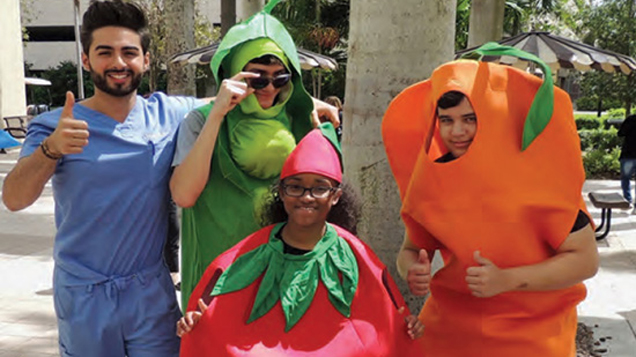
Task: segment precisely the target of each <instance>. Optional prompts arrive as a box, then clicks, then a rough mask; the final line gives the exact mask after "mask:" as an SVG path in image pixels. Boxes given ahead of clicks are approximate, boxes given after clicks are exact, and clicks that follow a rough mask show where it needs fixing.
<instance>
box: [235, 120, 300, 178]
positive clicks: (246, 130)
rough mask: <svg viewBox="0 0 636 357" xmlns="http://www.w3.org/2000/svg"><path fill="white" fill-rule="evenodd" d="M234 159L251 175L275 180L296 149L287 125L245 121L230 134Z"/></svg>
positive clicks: (262, 121) (239, 123)
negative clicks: (288, 157) (286, 160)
mask: <svg viewBox="0 0 636 357" xmlns="http://www.w3.org/2000/svg"><path fill="white" fill-rule="evenodd" d="M230 146H231V148H232V158H233V159H234V161H236V164H237V165H238V166H239V167H240V168H241V170H243V171H244V172H245V173H247V174H248V175H250V176H253V177H257V178H261V179H274V178H276V177H277V176H278V175H280V171H281V170H282V168H283V164H284V163H285V159H286V158H287V156H289V154H290V153H291V152H292V150H294V148H295V147H296V140H295V139H294V136H293V135H292V134H291V132H290V131H289V129H288V128H287V126H285V125H284V124H283V123H281V122H280V121H277V120H262V119H243V120H241V121H239V122H238V123H237V124H236V126H234V128H233V129H231V134H230Z"/></svg>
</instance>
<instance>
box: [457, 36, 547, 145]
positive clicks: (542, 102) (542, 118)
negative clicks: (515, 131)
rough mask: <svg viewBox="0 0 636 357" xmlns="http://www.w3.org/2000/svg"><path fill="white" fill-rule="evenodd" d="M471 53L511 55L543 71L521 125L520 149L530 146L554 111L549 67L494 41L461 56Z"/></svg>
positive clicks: (536, 58)
mask: <svg viewBox="0 0 636 357" xmlns="http://www.w3.org/2000/svg"><path fill="white" fill-rule="evenodd" d="M473 53H477V54H479V55H481V56H482V57H483V56H512V57H517V58H521V59H523V60H526V61H531V62H534V63H536V64H537V65H538V66H539V67H540V68H541V70H542V71H543V83H542V84H541V86H540V87H539V90H537V94H536V95H535V96H534V100H533V101H532V105H531V106H530V110H529V111H528V115H527V116H526V122H525V123H524V126H523V137H522V141H521V151H523V150H525V149H526V148H527V147H528V146H530V144H531V143H532V142H533V141H534V139H536V138H537V136H539V134H541V132H543V129H545V127H546V126H547V125H548V123H549V122H550V118H552V112H553V111H554V84H553V80H552V71H551V70H550V67H548V65H546V64H545V62H543V61H542V60H541V59H540V58H539V57H537V56H535V55H533V54H531V53H528V52H525V51H522V50H520V49H518V48H514V47H510V46H502V45H500V44H498V43H496V42H488V43H486V44H484V45H483V46H481V47H479V48H477V49H475V50H474V51H473V52H469V53H468V54H466V55H464V56H463V57H465V58H468V57H470V56H471V55H472V54H473ZM480 58H481V57H480Z"/></svg>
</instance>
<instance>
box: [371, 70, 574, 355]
mask: <svg viewBox="0 0 636 357" xmlns="http://www.w3.org/2000/svg"><path fill="white" fill-rule="evenodd" d="M540 84H541V80H540V79H538V78H536V77H534V76H532V75H529V74H527V73H525V72H522V71H519V70H517V69H515V68H512V67H508V66H501V65H497V64H492V63H484V62H474V61H458V62H451V63H449V64H446V65H443V66H441V67H439V68H438V69H436V70H435V72H434V73H433V75H432V77H431V79H429V80H427V81H424V82H421V83H418V84H415V85H413V86H411V87H409V88H407V89H405V90H404V91H403V92H402V93H400V94H399V95H398V96H397V97H396V98H395V99H394V100H393V102H392V103H391V105H390V106H389V108H388V109H387V112H386V114H385V117H384V121H383V128H382V132H383V139H384V143H385V147H386V151H387V155H388V158H389V162H390V165H391V169H392V170H393V174H394V176H395V179H396V181H397V184H398V187H399V190H400V195H401V198H402V202H403V204H402V211H401V214H402V218H403V220H404V223H405V225H406V229H407V233H408V235H409V237H410V238H411V240H412V241H413V243H415V244H416V245H418V246H420V247H422V248H425V249H429V250H431V249H439V250H440V251H441V253H442V256H443V258H444V263H445V264H444V267H443V268H442V269H441V270H439V271H438V272H437V273H436V274H435V275H434V277H433V280H432V282H431V296H430V298H429V299H428V300H427V302H426V304H425V305H424V308H423V309H422V312H421V314H420V320H421V321H422V322H423V323H424V325H425V332H424V348H425V351H426V356H433V357H438V356H443V357H454V356H457V357H460V356H461V357H465V356H488V357H509V356H515V357H523V356H528V357H530V356H542V357H567V356H574V354H575V347H574V339H575V334H576V305H577V303H578V302H580V301H581V300H582V299H584V297H585V294H586V291H585V287H584V286H583V284H578V285H576V286H573V287H571V288H568V289H563V290H555V291H547V292H509V293H504V294H500V295H498V296H495V297H492V298H476V297H473V296H472V295H471V293H470V291H469V289H468V287H467V284H466V282H465V280H464V279H465V277H466V269H467V268H468V267H470V266H475V265H476V263H475V262H474V260H473V252H474V251H476V250H479V251H481V255H482V256H483V257H486V258H488V259H490V260H492V261H493V262H494V263H495V264H496V265H498V266H499V267H501V268H507V267H514V266H521V265H529V264H535V263H538V262H541V261H543V260H545V259H547V258H549V257H551V256H553V255H554V251H555V249H556V248H558V247H559V246H560V244H561V243H562V242H563V241H564V240H565V239H566V238H567V236H568V235H569V233H570V230H571V229H572V226H573V224H574V221H575V219H576V216H577V213H578V210H579V209H583V210H585V206H584V204H583V200H582V198H581V189H582V186H583V182H584V180H585V174H584V171H583V166H582V162H581V151H580V143H579V138H578V135H577V132H576V126H575V124H574V118H573V112H572V106H571V103H570V98H569V97H568V95H567V94H566V93H565V92H563V91H562V90H560V89H558V88H555V107H554V114H553V117H552V119H551V121H550V123H549V124H548V125H547V127H546V129H545V131H544V132H543V133H541V134H540V135H539V136H538V137H537V139H536V140H535V141H534V142H533V143H532V144H531V145H530V146H529V147H528V148H527V149H526V150H525V151H523V152H521V150H520V148H521V138H522V131H523V125H524V121H525V118H526V114H527V112H528V109H529V108H530V105H531V103H532V99H533V98H534V94H535V92H536V91H537V89H538V87H539V85H540ZM451 90H457V91H460V92H462V93H464V94H465V95H466V96H467V97H468V99H469V100H470V102H471V104H472V106H473V108H474V110H475V114H476V116H477V134H476V136H475V138H474V141H473V143H472V144H471V146H470V148H469V149H468V151H467V152H466V153H465V154H464V155H463V156H461V157H460V158H458V159H456V160H454V161H452V162H448V163H435V162H434V160H435V159H436V158H438V157H439V156H441V154H443V153H444V152H445V151H446V149H445V147H444V145H443V144H442V142H441V140H440V139H439V137H438V134H437V132H436V127H435V126H436V118H435V106H436V102H437V100H438V99H439V97H440V96H441V95H442V94H444V93H445V92H448V91H451ZM429 145H430V148H429Z"/></svg>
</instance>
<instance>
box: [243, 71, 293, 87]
mask: <svg viewBox="0 0 636 357" xmlns="http://www.w3.org/2000/svg"><path fill="white" fill-rule="evenodd" d="M291 76H292V75H291V74H289V73H283V74H279V75H277V76H276V77H265V76H263V75H261V76H260V77H256V78H245V79H246V80H247V84H248V85H249V86H250V87H252V88H254V89H263V88H265V87H267V86H268V85H269V84H270V83H271V84H272V85H273V86H274V88H280V87H282V86H284V85H285V84H287V82H289V80H290V79H291Z"/></svg>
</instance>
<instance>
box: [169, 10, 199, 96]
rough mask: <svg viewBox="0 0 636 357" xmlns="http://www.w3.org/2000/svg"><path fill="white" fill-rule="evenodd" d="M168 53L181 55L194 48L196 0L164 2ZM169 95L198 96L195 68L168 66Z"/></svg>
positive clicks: (176, 65) (177, 65)
mask: <svg viewBox="0 0 636 357" xmlns="http://www.w3.org/2000/svg"><path fill="white" fill-rule="evenodd" d="M164 6H165V15H166V16H165V30H166V33H167V34H170V35H169V36H166V38H165V41H166V42H165V43H166V53H180V52H184V51H187V50H189V49H192V48H194V45H195V44H194V0H164ZM168 93H169V94H182V95H190V96H194V95H196V87H195V84H194V68H193V67H192V66H181V65H179V64H174V63H172V64H169V65H168Z"/></svg>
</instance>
